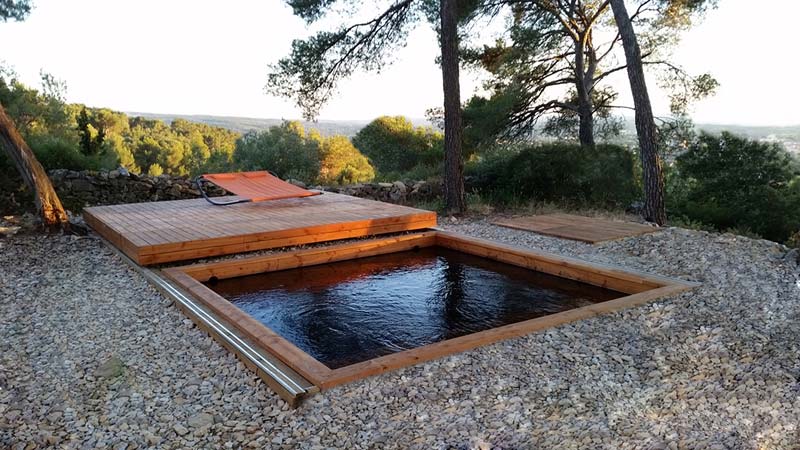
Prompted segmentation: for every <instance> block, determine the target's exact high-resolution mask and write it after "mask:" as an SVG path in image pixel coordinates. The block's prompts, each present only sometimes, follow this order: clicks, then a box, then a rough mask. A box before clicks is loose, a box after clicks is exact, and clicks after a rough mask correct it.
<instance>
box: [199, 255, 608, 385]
mask: <svg viewBox="0 0 800 450" xmlns="http://www.w3.org/2000/svg"><path fill="white" fill-rule="evenodd" d="M208 286H209V287H210V288H211V289H213V290H214V291H216V292H217V293H218V294H220V295H222V296H223V297H225V298H227V299H228V300H230V301H231V302H233V304H235V305H236V306H238V307H239V308H241V309H242V310H244V311H246V312H247V313H249V314H250V315H252V316H253V317H255V318H256V319H258V320H259V321H261V322H262V323H263V324H264V325H266V326H267V327H269V328H271V329H272V330H274V331H275V332H276V333H278V334H280V335H281V336H283V337H284V338H286V339H287V340H289V341H291V342H292V343H293V344H295V345H296V346H298V347H299V348H301V349H302V350H304V351H305V352H307V353H308V354H310V355H311V356H313V357H314V358H316V359H317V360H318V361H320V362H322V363H323V364H325V365H326V366H328V367H330V368H332V369H336V368H339V367H344V366H347V365H350V364H354V363H357V362H361V361H366V360H368V359H372V358H375V357H378V356H382V355H387V354H390V353H395V352H399V351H402V350H406V349H411V348H415V347H420V346H422V345H426V344H430V343H433V342H438V341H442V340H445V339H450V338H454V337H457V336H463V335H465V334H470V333H475V332H478V331H483V330H487V329H490V328H495V327H498V326H502V325H507V324H510V323H515V322H520V321H523V320H528V319H533V318H536V317H541V316H546V315H548V314H553V313H557V312H561V311H566V310H568V309H573V308H577V307H581V306H585V305H587V304H591V303H596V302H602V301H606V300H610V299H613V298H617V297H620V296H622V295H623V294H620V293H619V292H614V291H610V290H606V289H602V288H598V287H596V286H591V285H587V284H583V283H578V282H575V281H571V280H566V279H564V278H559V277H554V276H551V275H546V274H543V273H540V272H534V271H531V270H527V269H522V268H519V267H516V266H512V265H510V264H504V263H500V262H497V261H493V260H490V259H486V258H481V257H477V256H472V255H469V254H465V253H461V252H456V251H452V250H447V249H443V248H438V247H433V248H424V249H420V250H418V251H408V252H401V253H393V254H391V255H382V256H375V257H370V258H362V259H356V260H350V261H344V262H338V263H332V264H326V265H321V266H313V267H307V268H302V269H292V270H285V271H281V272H273V273H267V274H259V275H252V276H247V277H240V278H231V279H227V280H221V281H219V282H216V283H210V284H209V285H208Z"/></svg>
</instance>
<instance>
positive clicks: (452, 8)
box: [439, 0, 466, 213]
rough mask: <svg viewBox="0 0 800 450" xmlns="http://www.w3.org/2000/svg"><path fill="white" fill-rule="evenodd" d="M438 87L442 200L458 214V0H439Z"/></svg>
mask: <svg viewBox="0 0 800 450" xmlns="http://www.w3.org/2000/svg"><path fill="white" fill-rule="evenodd" d="M439 15H440V19H441V21H442V23H441V28H442V42H441V45H442V87H443V88H444V201H445V209H446V210H447V212H448V213H462V212H464V210H465V209H466V204H465V203H464V160H463V156H462V153H461V87H460V85H459V80H458V76H459V68H458V0H441V3H440V10H439Z"/></svg>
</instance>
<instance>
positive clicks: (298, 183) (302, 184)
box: [286, 178, 306, 189]
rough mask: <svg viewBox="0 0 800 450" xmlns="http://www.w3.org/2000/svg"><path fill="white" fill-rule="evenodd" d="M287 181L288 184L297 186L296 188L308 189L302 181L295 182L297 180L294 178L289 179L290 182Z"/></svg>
mask: <svg viewBox="0 0 800 450" xmlns="http://www.w3.org/2000/svg"><path fill="white" fill-rule="evenodd" d="M286 181H287V182H289V183H291V184H293V185H295V186H297V187H300V188H303V189H306V184H305V183H303V182H302V181H300V180H295V179H293V178H290V179H288V180H286Z"/></svg>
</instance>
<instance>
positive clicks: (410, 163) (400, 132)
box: [353, 116, 443, 174]
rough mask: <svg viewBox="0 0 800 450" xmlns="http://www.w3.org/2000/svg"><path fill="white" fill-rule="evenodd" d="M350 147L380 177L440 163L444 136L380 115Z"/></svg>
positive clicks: (427, 128) (432, 130)
mask: <svg viewBox="0 0 800 450" xmlns="http://www.w3.org/2000/svg"><path fill="white" fill-rule="evenodd" d="M353 144H354V145H355V146H356V147H357V148H358V149H359V150H361V151H362V152H363V153H364V155H366V156H367V157H368V158H369V159H370V161H371V162H372V164H374V165H375V169H377V170H378V171H379V172H380V173H382V174H388V173H397V172H407V171H409V170H412V169H413V168H415V167H418V166H420V165H428V166H434V167H435V166H437V165H438V164H439V162H440V161H441V160H442V153H443V148H442V145H443V136H442V134H441V133H440V132H438V131H436V130H434V129H432V128H430V127H415V126H414V125H413V124H412V123H411V121H409V120H408V119H406V118H405V117H403V116H394V117H390V116H381V117H378V118H377V119H375V120H373V121H372V122H370V123H369V124H367V126H365V127H364V128H362V129H361V130H360V131H359V132H358V133H357V134H356V135H355V136H354V137H353Z"/></svg>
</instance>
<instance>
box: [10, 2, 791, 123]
mask: <svg viewBox="0 0 800 450" xmlns="http://www.w3.org/2000/svg"><path fill="white" fill-rule="evenodd" d="M34 7H35V9H34V11H33V13H32V14H31V15H30V16H29V18H28V19H27V20H26V21H25V22H22V23H6V24H3V23H0V43H1V44H0V61H5V63H7V64H8V65H11V66H12V67H13V68H14V69H15V70H16V72H17V73H19V75H20V78H21V79H22V80H23V81H24V82H25V83H27V84H29V85H32V86H37V87H38V86H39V75H38V74H39V70H40V69H44V70H45V71H47V72H50V73H52V74H53V75H55V76H56V77H57V78H60V79H63V80H64V81H66V83H67V86H68V91H67V100H68V101H70V102H78V103H85V104H87V105H90V106H96V107H108V108H112V109H115V110H119V111H127V112H130V111H136V112H151V113H172V114H207V115H218V116H242V117H261V118H285V119H294V118H299V116H300V112H299V110H298V109H297V108H296V107H294V105H293V103H292V102H291V101H290V100H285V99H279V98H274V97H270V96H267V95H266V94H264V90H263V87H264V84H265V82H266V77H267V72H268V65H269V64H270V63H273V62H275V61H277V60H278V59H279V58H280V57H282V56H284V55H286V54H287V53H288V51H289V47H290V44H291V40H292V39H293V38H298V37H304V36H306V35H308V33H309V31H308V30H307V29H306V26H305V24H304V22H303V21H302V20H300V19H298V18H296V17H294V16H293V15H292V13H291V10H290V8H289V7H287V6H285V4H284V2H283V1H280V0H228V1H226V2H220V1H218V0H216V1H207V0H193V1H190V0H139V1H135V2H133V1H123V0H117V1H108V0H71V1H63V0H61V1H59V0H34ZM798 16H800V2H798V1H796V0H761V1H759V2H753V1H748V0H720V6H719V8H718V9H717V10H714V11H711V12H710V13H709V14H708V16H707V18H706V19H705V21H704V22H703V23H702V24H701V25H699V26H697V27H696V28H694V29H693V30H692V31H690V32H689V33H687V35H686V36H685V37H684V39H683V41H682V43H681V44H680V47H679V49H678V50H677V51H676V53H675V59H676V61H677V62H679V63H681V64H683V65H684V67H685V68H686V69H688V70H689V71H690V72H693V73H701V72H711V73H712V74H713V75H714V76H715V77H716V78H717V79H718V80H719V82H720V83H721V87H720V89H719V91H718V93H717V95H716V96H714V97H712V98H710V99H707V100H704V101H702V102H701V103H699V104H697V105H696V106H695V107H694V111H693V117H694V119H695V120H696V121H698V122H711V123H730V124H747V125H793V124H800V113H798V112H797V108H798V105H800V89H797V86H796V84H797V83H796V77H797V74H798V69H800V62H798V58H797V55H798V51H797V43H796V42H795V40H796V39H795V35H794V34H795V32H794V30H795V23H794V18H796V17H798ZM437 53H438V46H437V42H436V36H435V34H434V32H433V31H432V30H430V29H429V28H428V27H427V26H426V25H422V26H420V27H419V28H418V29H417V30H416V31H415V32H413V33H412V34H411V35H410V37H409V41H408V46H407V47H405V48H403V49H402V50H401V51H400V52H399V53H398V54H397V55H396V61H395V63H394V64H393V65H392V66H390V67H388V68H386V69H384V70H383V71H382V72H381V73H378V74H375V73H370V74H357V75H355V76H354V77H353V78H352V79H350V80H347V81H346V82H344V83H343V84H342V85H341V86H340V90H339V93H338V95H337V97H336V98H335V99H334V100H333V101H332V102H331V103H329V104H328V105H327V106H326V107H325V108H324V109H323V110H322V114H321V116H320V119H328V120H369V119H372V118H374V117H377V116H379V115H384V114H391V115H395V114H401V115H405V116H408V117H414V118H419V117H423V116H424V114H425V110H426V109H428V108H430V107H434V106H439V105H441V102H442V93H441V75H440V72H439V68H438V67H437V66H436V64H435V57H436V55H437ZM479 79H480V74H476V73H466V74H462V98H463V99H466V98H467V97H468V96H470V95H471V94H472V93H474V92H475V90H476V89H478V88H479V86H480V82H479ZM612 83H613V85H614V86H615V87H616V88H617V89H618V90H620V91H621V92H625V91H626V89H627V87H626V83H627V79H626V78H625V75H624V73H620V77H618V78H617V79H615V80H612ZM652 84H653V83H651V86H650V88H651V91H654V92H651V95H652V97H653V103H654V107H655V109H656V112H657V113H660V114H664V113H666V105H667V103H666V100H665V99H664V97H663V95H662V94H660V93H659V92H658V91H657V89H656V88H655V86H652ZM628 97H629V96H628V95H627V94H626V93H623V95H622V97H621V103H623V104H630V102H629V101H627V99H628Z"/></svg>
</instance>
